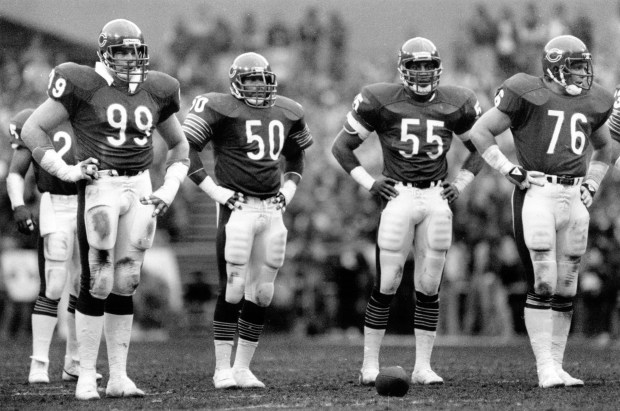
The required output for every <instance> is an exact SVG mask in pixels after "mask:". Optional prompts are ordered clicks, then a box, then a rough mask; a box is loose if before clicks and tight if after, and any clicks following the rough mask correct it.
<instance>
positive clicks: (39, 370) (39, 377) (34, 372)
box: [28, 358, 50, 384]
mask: <svg viewBox="0 0 620 411" xmlns="http://www.w3.org/2000/svg"><path fill="white" fill-rule="evenodd" d="M49 365H50V363H49V361H39V360H35V359H34V358H33V359H32V361H31V362H30V374H28V383H30V384H49V383H50V377H49V375H48V372H47V371H48V368H49Z"/></svg>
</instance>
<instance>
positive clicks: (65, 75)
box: [47, 63, 180, 170]
mask: <svg viewBox="0 0 620 411" xmlns="http://www.w3.org/2000/svg"><path fill="white" fill-rule="evenodd" d="M97 64H98V65H97V67H96V68H92V67H88V66H81V65H77V64H75V63H64V64H61V65H59V66H57V67H56V68H55V69H54V71H53V72H52V78H51V81H50V84H49V87H48V90H47V94H48V96H49V97H50V98H52V99H54V100H57V101H59V102H60V103H62V105H63V106H64V107H65V108H66V109H67V111H68V112H69V117H70V120H71V124H72V126H73V129H74V132H75V136H76V151H75V157H76V159H77V160H79V161H82V160H85V159H87V158H88V157H93V158H96V159H98V160H99V163H100V166H99V168H100V169H116V170H145V169H148V168H149V166H150V165H151V162H152V161H153V141H152V135H153V130H154V128H155V127H156V126H157V125H158V124H159V123H161V122H163V121H165V120H166V119H167V118H168V117H170V116H171V115H173V114H174V113H176V112H177V111H179V98H180V96H179V82H178V81H177V80H176V79H174V78H172V77H170V76H168V75H167V74H164V73H160V72H157V71H149V73H148V77H147V79H146V80H145V81H144V82H143V83H141V84H140V85H138V87H137V89H136V90H135V92H134V93H130V92H129V91H128V90H127V84H126V83H123V82H120V81H119V80H114V78H113V77H112V76H111V75H110V74H109V73H108V72H107V71H105V68H104V66H103V65H102V64H101V63H97ZM113 81H114V82H113Z"/></svg>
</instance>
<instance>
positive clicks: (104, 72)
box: [95, 61, 138, 94]
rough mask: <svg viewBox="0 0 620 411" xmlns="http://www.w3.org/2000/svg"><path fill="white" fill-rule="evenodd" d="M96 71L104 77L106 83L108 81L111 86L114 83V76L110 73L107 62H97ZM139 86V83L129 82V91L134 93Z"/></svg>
mask: <svg viewBox="0 0 620 411" xmlns="http://www.w3.org/2000/svg"><path fill="white" fill-rule="evenodd" d="M95 71H96V72H97V74H99V75H100V76H101V77H103V79H104V80H105V81H106V83H108V86H110V87H111V86H112V85H113V84H114V76H112V75H111V74H110V72H109V71H108V68H107V67H106V65H105V64H103V63H102V62H100V61H98V62H96V63H95ZM137 88H138V84H136V83H132V84H129V87H128V91H129V92H130V93H132V94H133V93H135V92H136V89H137Z"/></svg>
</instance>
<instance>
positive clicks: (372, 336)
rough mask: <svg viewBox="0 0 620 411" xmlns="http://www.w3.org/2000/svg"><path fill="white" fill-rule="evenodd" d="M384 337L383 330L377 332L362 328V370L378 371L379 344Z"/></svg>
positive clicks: (372, 329)
mask: <svg viewBox="0 0 620 411" xmlns="http://www.w3.org/2000/svg"><path fill="white" fill-rule="evenodd" d="M384 336H385V329H382V330H377V329H375V328H369V327H364V363H363V364H362V369H364V368H376V369H379V350H380V349H381V342H382V341H383V337H384Z"/></svg>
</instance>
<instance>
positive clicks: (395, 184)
mask: <svg viewBox="0 0 620 411" xmlns="http://www.w3.org/2000/svg"><path fill="white" fill-rule="evenodd" d="M398 71H399V72H400V79H401V81H402V84H396V83H377V84H372V85H369V86H366V87H364V88H363V89H362V91H361V93H360V94H358V95H357V96H356V97H355V100H354V101H353V109H352V110H351V111H350V112H349V113H348V114H347V117H346V121H345V123H344V128H343V129H342V130H341V131H340V133H339V134H338V136H337V137H336V140H335V141H334V144H333V147H332V153H333V155H334V156H335V157H336V160H338V162H339V163H340V165H341V166H342V168H343V169H344V170H345V171H346V172H347V173H349V174H351V177H353V179H354V180H355V181H357V182H358V183H359V184H360V185H361V186H362V187H364V188H366V189H367V190H369V191H370V192H371V193H372V194H374V195H377V196H380V197H381V199H382V200H383V202H384V209H383V211H382V213H381V222H380V223H379V231H378V238H377V279H376V281H375V286H374V288H373V290H372V294H371V296H370V301H369V302H368V305H367V307H366V315H365V320H364V361H363V364H362V369H361V371H360V383H361V384H363V385H374V383H375V379H376V377H377V374H378V373H379V350H380V348H381V343H382V341H383V337H384V335H385V330H386V328H387V324H388V317H389V311H390V304H391V303H392V300H393V299H394V295H395V294H396V290H397V289H398V287H399V286H400V283H401V280H402V276H403V275H404V274H405V273H403V267H404V265H405V261H406V259H407V256H408V254H409V252H410V250H411V246H412V245H413V249H414V264H415V269H414V285H415V297H416V299H415V300H416V306H415V314H414V319H413V321H414V329H415V339H416V344H415V345H416V358H415V366H414V370H413V373H412V375H411V382H412V383H414V384H442V383H443V379H442V378H441V377H440V376H439V375H437V374H436V373H435V372H434V371H433V370H432V369H431V364H430V359H431V352H432V349H433V345H434V342H435V336H436V334H437V323H438V320H439V286H440V283H441V277H442V273H443V267H444V263H445V259H446V252H447V251H448V249H449V248H450V245H451V244H452V211H451V210H450V206H449V203H451V202H453V201H454V200H456V199H457V198H458V196H459V194H460V193H462V192H463V190H464V189H465V187H466V186H467V185H468V184H469V183H470V182H471V181H472V180H473V179H474V176H475V175H476V174H477V173H478V172H479V171H480V169H481V168H482V165H483V164H484V162H483V161H482V159H481V158H480V155H479V154H478V152H477V151H476V148H475V147H474V145H473V144H472V143H471V141H470V140H469V136H468V131H469V129H470V128H471V127H472V125H473V124H474V122H475V121H476V119H477V118H478V117H479V116H480V114H481V109H480V105H479V103H478V99H477V98H476V96H475V94H474V93H473V92H472V91H471V90H469V89H466V88H464V87H456V86H440V85H439V79H440V75H441V72H442V64H441V57H440V56H439V52H438V51H437V48H436V47H435V45H434V44H433V43H432V42H431V41H430V40H428V39H425V38H423V37H415V38H412V39H409V40H407V41H406V42H405V43H404V44H403V46H402V47H401V48H400V51H399V56H398ZM373 131H374V132H376V134H377V135H378V137H379V142H380V144H381V148H382V151H383V160H384V169H383V173H382V176H380V177H379V178H377V179H375V178H374V177H372V176H371V175H370V174H368V172H367V171H366V170H365V169H364V167H363V166H362V165H361V164H360V162H359V160H358V158H357V156H356V155H355V153H354V150H355V149H356V148H358V147H359V146H360V145H361V144H362V143H363V142H364V141H366V140H367V139H368V137H369V136H370V135H371V133H372V132H373ZM454 135H456V136H458V137H459V139H460V140H461V141H462V142H463V143H464V144H465V146H466V147H467V149H468V150H469V151H470V155H469V157H468V158H467V159H466V160H465V163H464V164H463V166H462V168H461V169H460V170H459V172H458V174H457V175H456V177H455V179H454V181H451V182H448V181H447V180H446V178H447V176H448V162H447V159H446V154H447V153H448V150H449V149H450V145H451V144H452V139H453V136H454Z"/></svg>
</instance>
